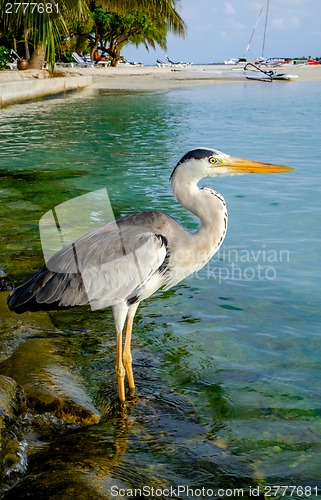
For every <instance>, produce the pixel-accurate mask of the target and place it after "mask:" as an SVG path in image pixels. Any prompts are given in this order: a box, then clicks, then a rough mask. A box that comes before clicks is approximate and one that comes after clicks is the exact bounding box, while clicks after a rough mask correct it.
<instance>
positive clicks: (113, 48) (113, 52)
mask: <svg viewBox="0 0 321 500" xmlns="http://www.w3.org/2000/svg"><path fill="white" fill-rule="evenodd" d="M107 52H108V54H109V57H110V65H111V66H112V67H115V66H117V63H118V61H119V59H120V50H119V49H118V48H117V45H116V44H112V45H110V47H109V48H108V49H107Z"/></svg>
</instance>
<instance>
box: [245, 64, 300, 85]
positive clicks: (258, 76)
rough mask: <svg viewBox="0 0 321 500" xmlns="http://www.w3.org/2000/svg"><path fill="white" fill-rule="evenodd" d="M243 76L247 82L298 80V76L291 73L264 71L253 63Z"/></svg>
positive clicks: (246, 68) (247, 67)
mask: <svg viewBox="0 0 321 500" xmlns="http://www.w3.org/2000/svg"><path fill="white" fill-rule="evenodd" d="M243 75H244V76H245V78H247V80H260V81H264V82H272V81H273V80H296V79H297V78H298V75H293V74H291V73H276V72H275V71H272V70H269V71H266V70H263V69H261V68H258V67H257V66H255V65H254V64H252V63H247V64H246V65H245V66H244V69H243Z"/></svg>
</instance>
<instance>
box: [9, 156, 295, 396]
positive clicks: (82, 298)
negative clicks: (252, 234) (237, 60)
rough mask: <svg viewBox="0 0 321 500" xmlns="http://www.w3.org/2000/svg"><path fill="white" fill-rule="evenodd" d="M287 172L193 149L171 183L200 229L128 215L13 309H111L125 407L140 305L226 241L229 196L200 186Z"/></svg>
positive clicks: (50, 267)
mask: <svg viewBox="0 0 321 500" xmlns="http://www.w3.org/2000/svg"><path fill="white" fill-rule="evenodd" d="M289 170H293V169H292V168H290V167H285V166H282V165H272V164H269V163H260V162H255V161H250V160H244V159H240V158H234V157H231V156H229V155H227V154H225V153H222V152H220V151H218V150H216V149H209V148H205V147H202V148H196V149H193V150H191V151H189V152H188V153H187V154H185V155H184V156H183V157H182V158H181V160H180V161H179V162H178V163H177V165H176V167H175V168H174V170H173V172H172V175H171V183H172V189H173V193H174V195H175V196H176V198H177V200H178V201H179V202H180V203H181V205H182V206H183V207H184V208H186V209H187V210H189V211H190V212H192V213H193V214H195V215H196V216H197V217H198V219H199V220H200V224H199V228H198V230H196V231H195V232H193V233H190V232H188V231H186V230H185V229H184V227H183V226H181V225H180V224H179V223H178V222H177V221H176V220H175V219H173V218H172V217H171V216H170V215H167V214H165V213H162V212H156V211H149V212H140V213H135V214H131V215H128V216H125V217H123V218H121V219H119V220H117V221H116V223H109V224H106V225H104V226H103V227H100V228H98V229H95V230H94V231H91V232H89V233H87V234H85V235H84V236H81V237H80V238H79V239H77V240H75V241H74V243H72V244H70V245H68V246H66V247H65V248H63V249H61V250H59V251H58V252H57V253H56V254H55V255H53V256H52V257H51V258H50V259H49V260H48V261H47V262H46V265H45V266H43V267H42V268H41V269H39V270H38V272H36V274H34V275H33V276H32V277H30V278H29V279H27V280H26V281H24V282H23V283H21V284H20V285H19V286H17V287H16V288H15V289H14V290H13V291H12V292H11V294H10V296H9V298H8V305H9V308H10V309H11V310H13V311H15V312H17V313H23V312H25V311H36V310H41V309H42V310H49V309H59V308H68V307H72V306H77V305H85V304H89V303H90V304H91V305H92V306H93V308H101V307H108V306H111V307H112V310H113V316H114V321H115V327H116V334H117V341H116V376H117V382H118V395H119V399H120V401H121V403H124V402H125V384H124V379H125V375H127V381H128V386H129V390H130V394H134V392H135V384H134V376H133V371H132V356H131V335H132V328H133V321H134V316H135V313H136V311H137V308H138V305H139V303H140V302H141V301H142V300H144V299H146V298H148V297H150V296H151V295H152V294H154V293H155V292H156V291H157V290H158V289H159V288H162V289H165V290H166V289H169V288H170V287H172V286H174V285H176V284H177V283H179V282H180V281H181V280H183V279H184V278H186V277H187V276H189V275H190V274H192V273H194V272H195V271H197V270H199V269H201V268H202V267H203V266H204V265H205V264H206V263H207V262H208V261H209V260H210V259H211V258H212V257H213V255H214V254H215V253H216V252H217V251H218V249H219V248H220V246H221V244H222V242H223V240H224V237H225V234H226V230H227V209H226V203H225V201H224V198H223V197H222V196H221V195H220V194H219V193H218V192H216V191H214V190H213V189H211V188H209V187H199V186H198V182H199V181H200V180H201V179H203V178H205V177H216V176H222V175H240V174H241V175H242V174H247V173H261V174H265V173H277V172H286V171H289ZM75 261H76V267H75ZM126 320H127V325H126V332H125V339H124V343H123V338H122V337H123V329H124V326H125V323H126Z"/></svg>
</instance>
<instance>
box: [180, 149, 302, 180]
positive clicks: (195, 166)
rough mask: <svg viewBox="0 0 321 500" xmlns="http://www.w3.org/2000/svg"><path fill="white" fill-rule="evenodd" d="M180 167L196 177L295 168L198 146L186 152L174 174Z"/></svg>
mask: <svg viewBox="0 0 321 500" xmlns="http://www.w3.org/2000/svg"><path fill="white" fill-rule="evenodd" d="M178 169H179V170H180V171H181V173H182V174H186V177H193V178H195V179H197V178H198V179H201V178H203V177H216V176H219V175H243V174H274V173H279V172H288V171H289V170H294V169H293V168H291V167H285V166H283V165H273V164H271V163H261V162H257V161H252V160H244V159H242V158H234V157H232V156H229V155H227V154H225V153H222V152H221V151H218V150H217V149H210V148H196V149H192V150H191V151H189V152H188V153H186V155H184V156H183V158H182V159H181V160H180V161H179V162H178V163H177V165H176V167H175V169H174V171H173V173H172V176H173V175H174V173H175V171H176V170H178Z"/></svg>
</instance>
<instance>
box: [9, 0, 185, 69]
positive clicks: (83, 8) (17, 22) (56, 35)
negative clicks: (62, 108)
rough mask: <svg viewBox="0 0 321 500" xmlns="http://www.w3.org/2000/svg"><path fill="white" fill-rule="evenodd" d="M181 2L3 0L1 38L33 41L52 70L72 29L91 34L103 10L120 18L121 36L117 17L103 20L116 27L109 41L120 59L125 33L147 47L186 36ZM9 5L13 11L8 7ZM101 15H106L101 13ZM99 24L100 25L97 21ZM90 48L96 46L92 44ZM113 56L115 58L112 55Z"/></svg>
mask: <svg viewBox="0 0 321 500" xmlns="http://www.w3.org/2000/svg"><path fill="white" fill-rule="evenodd" d="M178 3H179V0H97V1H93V0H45V1H44V0H25V2H21V3H16V4H15V3H14V2H12V3H8V2H7V0H0V38H1V35H3V36H4V34H5V33H12V34H13V37H16V36H19V37H20V36H22V37H23V40H24V41H28V40H29V41H30V42H31V44H32V47H33V50H34V55H37V54H38V56H39V57H40V58H42V59H43V58H44V57H45V58H46V61H47V62H48V63H49V64H50V65H51V67H52V68H53V65H54V62H55V58H56V54H57V53H58V52H59V47H60V46H61V45H62V44H64V43H65V41H66V39H67V38H68V37H69V36H70V29H71V27H72V26H75V24H77V26H78V27H79V26H82V32H83V33H85V32H86V33H89V30H88V28H89V27H90V26H94V25H95V20H94V19H93V18H92V14H93V12H94V11H95V10H96V9H101V10H102V12H105V13H113V14H114V15H115V16H116V15H119V16H120V17H119V18H118V21H119V22H120V25H121V27H122V28H121V29H123V34H122V36H121V37H120V33H117V35H116V31H117V30H116V28H115V19H116V18H114V19H113V20H112V18H110V19H109V21H108V20H107V19H104V18H102V19H101V22H102V24H103V25H106V23H107V24H108V23H109V25H111V24H112V23H113V26H114V28H113V29H112V32H111V34H109V36H113V37H114V38H112V39H110V40H109V42H110V47H111V46H112V45H113V43H114V44H115V43H116V42H117V43H116V45H115V47H116V49H115V51H116V52H115V57H116V59H117V51H118V50H119V49H120V48H121V47H123V46H124V44H125V43H126V41H125V38H124V37H125V36H126V35H125V32H126V30H127V33H128V35H127V36H129V38H130V41H132V42H133V43H136V44H139V43H145V45H146V46H153V44H155V43H158V44H160V45H161V46H164V43H165V41H166V33H167V32H168V31H171V32H173V33H176V34H179V35H182V34H184V30H185V25H184V22H183V20H182V19H181V17H180V16H179V14H178V12H177V10H176V5H178ZM8 5H11V6H12V8H8ZM18 6H19V7H18ZM135 12H136V14H135ZM139 12H140V13H139ZM100 15H101V16H104V15H103V14H102V13H101V12H100ZM98 17H99V15H98ZM133 17H134V18H135V19H133ZM97 22H98V24H99V22H100V21H99V19H98V18H97ZM139 23H141V24H140V26H138V25H139ZM130 24H131V26H134V25H135V26H136V32H135V33H133V30H132V29H129V28H128V26H129V25H130ZM147 24H148V26H147ZM79 31H81V30H79ZM106 38H107V37H106V36H105V37H104V39H106ZM116 39H117V40H116ZM114 40H116V41H115V42H114ZM128 41H129V39H128V38H127V42H128ZM91 45H92V46H93V45H94V43H93V42H92V41H91ZM25 46H27V44H25ZM111 57H114V56H113V54H111ZM31 59H32V58H31Z"/></svg>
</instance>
